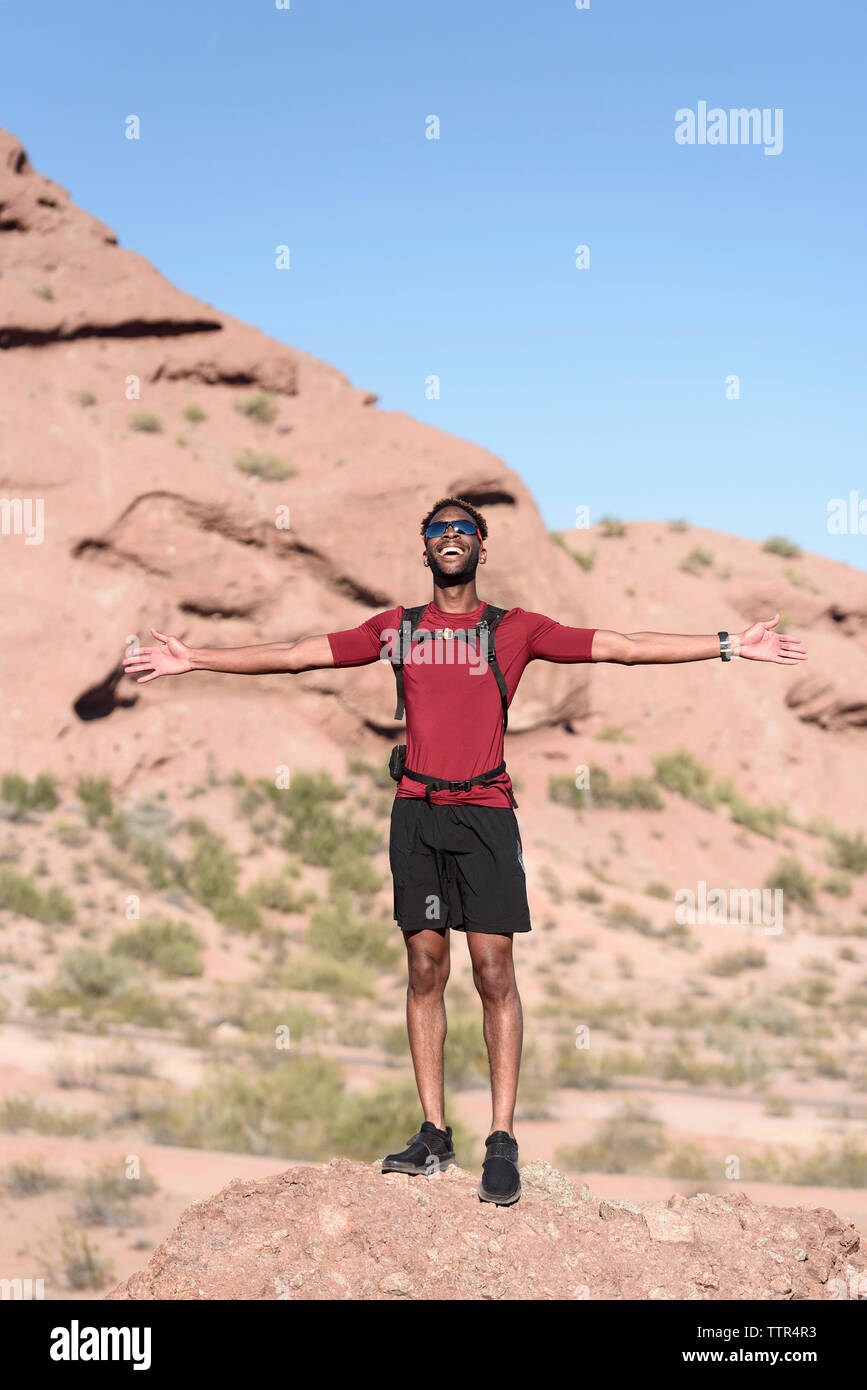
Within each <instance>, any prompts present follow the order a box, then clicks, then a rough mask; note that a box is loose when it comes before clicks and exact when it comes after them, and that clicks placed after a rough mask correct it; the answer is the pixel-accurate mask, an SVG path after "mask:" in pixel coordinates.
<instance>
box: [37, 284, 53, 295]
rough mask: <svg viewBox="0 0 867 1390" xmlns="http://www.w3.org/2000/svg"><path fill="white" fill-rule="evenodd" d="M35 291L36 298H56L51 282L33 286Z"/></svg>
mask: <svg viewBox="0 0 867 1390" xmlns="http://www.w3.org/2000/svg"><path fill="white" fill-rule="evenodd" d="M33 293H34V294H35V295H36V298H37V299H53V298H54V290H53V289H52V287H51V286H50V285H49V284H47V283H46V284H44V285H34V287H33Z"/></svg>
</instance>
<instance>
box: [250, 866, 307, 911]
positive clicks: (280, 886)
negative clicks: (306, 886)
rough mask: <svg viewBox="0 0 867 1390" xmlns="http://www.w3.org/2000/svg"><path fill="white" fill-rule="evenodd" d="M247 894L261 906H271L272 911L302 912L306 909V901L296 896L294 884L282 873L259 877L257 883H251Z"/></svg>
mask: <svg viewBox="0 0 867 1390" xmlns="http://www.w3.org/2000/svg"><path fill="white" fill-rule="evenodd" d="M247 896H248V898H249V899H250V900H251V902H255V903H258V905H259V906H260V907H266V908H269V909H270V911H272V912H302V911H303V910H304V902H303V901H302V900H301V899H300V898H298V897H297V896H296V894H295V892H294V890H293V888H292V884H291V883H290V882H289V880H288V879H287V878H286V877H285V875H282V874H274V875H273V876H272V877H270V878H259V879H257V880H256V882H255V883H253V884H251V886H250V888H249V890H248V893H247Z"/></svg>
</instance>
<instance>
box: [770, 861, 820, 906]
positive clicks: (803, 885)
mask: <svg viewBox="0 0 867 1390" xmlns="http://www.w3.org/2000/svg"><path fill="white" fill-rule="evenodd" d="M764 887H765V888H770V889H772V890H773V889H775V888H781V889H782V891H783V894H784V896H785V897H787V898H789V899H790V900H791V901H792V902H796V903H803V904H804V905H805V906H810V905H811V904H812V903H813V901H814V898H815V887H814V884H813V880H812V878H810V876H809V874H808V873H807V872H806V870H805V869H804V867H803V865H802V864H801V861H800V859H798V858H797V856H796V855H794V854H789V855H783V857H782V858H781V859H778V860H777V862H776V864H775V865H774V867H773V869H771V871H770V873H769V874H768V876H767V878H766V879H765V882H764Z"/></svg>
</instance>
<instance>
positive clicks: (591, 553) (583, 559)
mask: <svg viewBox="0 0 867 1390" xmlns="http://www.w3.org/2000/svg"><path fill="white" fill-rule="evenodd" d="M551 539H552V541H554V542H555V544H557V545H559V547H560V549H561V550H565V551H566V554H567V555H569V556H570V557H571V558H572V559H573V560H574V561H575V563H576V565H580V566H581V568H582V569H583V570H584V571H585V572H587V573H589V572H590V570H592V568H593V566H594V565H595V563H596V551H595V550H573V549H572V547H571V546H570V545H567V544H566V541H565V539H564V537H563V534H562V532H560V531H552V532H551Z"/></svg>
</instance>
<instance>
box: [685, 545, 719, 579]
mask: <svg viewBox="0 0 867 1390" xmlns="http://www.w3.org/2000/svg"><path fill="white" fill-rule="evenodd" d="M712 564H713V555H712V554H711V552H710V551H709V550H704V549H702V547H701V546H700V545H696V546H694V547H693V549H692V550H691V551H690V552H689V554H688V555H687V556H686V557H685V559H683V560H681V562H680V564H679V566H678V569H682V570H683V571H684V573H686V574H702V573H703V571H704V570H705V569H707V568H708V566H710V565H712Z"/></svg>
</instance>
